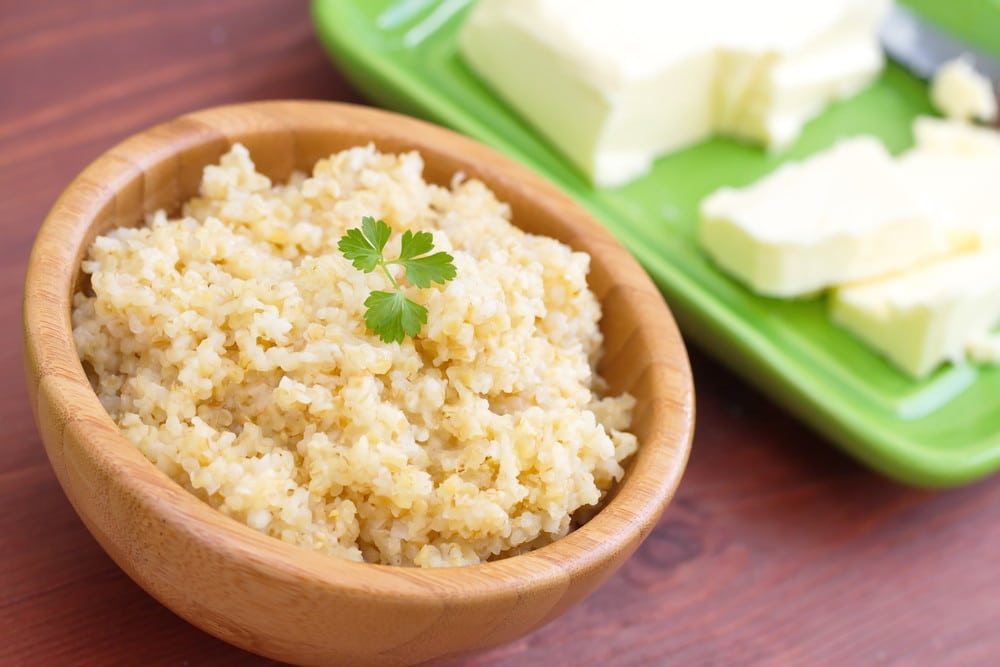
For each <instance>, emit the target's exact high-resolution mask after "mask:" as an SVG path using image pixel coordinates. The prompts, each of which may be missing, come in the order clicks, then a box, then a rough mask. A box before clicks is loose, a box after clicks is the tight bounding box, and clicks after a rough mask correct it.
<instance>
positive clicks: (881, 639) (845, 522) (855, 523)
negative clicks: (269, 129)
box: [0, 0, 1000, 667]
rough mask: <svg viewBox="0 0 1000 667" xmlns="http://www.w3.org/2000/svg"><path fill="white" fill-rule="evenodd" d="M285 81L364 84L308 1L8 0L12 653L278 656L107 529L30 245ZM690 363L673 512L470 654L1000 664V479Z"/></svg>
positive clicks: (5, 427)
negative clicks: (54, 213)
mask: <svg viewBox="0 0 1000 667" xmlns="http://www.w3.org/2000/svg"><path fill="white" fill-rule="evenodd" d="M267 98H323V99H336V100H346V101H363V100H361V98H360V97H359V96H358V95H357V93H355V92H354V91H353V90H352V89H351V88H350V87H349V85H348V84H347V83H346V82H345V81H344V79H343V78H342V77H341V76H340V74H338V72H337V70H336V68H335V67H334V66H333V65H331V64H330V62H329V61H328V59H327V58H326V56H325V54H324V53H323V52H322V50H321V49H320V47H319V46H318V44H317V41H316V38H315V36H314V35H313V32H312V29H311V27H310V24H309V20H308V7H307V4H306V3H305V2H304V1H302V0H213V1H211V2H203V1H197V0H184V1H180V0H159V1H145V2H127V1H126V0H88V1H86V2H83V1H80V2H78V1H75V0H59V1H56V0H50V1H39V2H22V1H20V0H0V228H2V233H3V242H2V243H0V281H2V286H3V289H2V290H0V370H2V371H3V373H4V376H5V377H4V380H3V381H2V382H0V424H2V427H0V438H2V440H0V452H2V456H0V665H4V666H6V665H76V664H79V665H131V664H143V665H192V666H195V665H265V664H272V663H270V661H266V660H263V659H260V658H257V657H255V656H252V655H250V654H247V653H243V652H241V651H239V650H237V649H235V648H232V647H230V646H228V645H226V644H224V643H222V642H220V641H218V640H216V639H213V638H212V637H210V636H208V635H205V634H204V633H202V632H200V631H199V630H197V629H195V628H194V627H192V626H190V625H188V624H187V623H185V622H184V621H182V620H180V619H179V618H177V617H175V616H174V615H173V614H172V613H171V612H169V611H167V610H166V609H165V608H163V607H162V606H160V605H159V604H158V603H157V602H156V601H155V600H153V599H152V598H151V597H149V596H148V595H146V593H144V592H143V591H142V590H141V589H139V588H138V587H137V586H136V585H134V584H133V583H132V582H131V581H130V580H129V579H127V578H126V577H125V576H124V575H123V574H122V573H121V572H120V571H119V570H118V569H117V567H115V565H114V564H113V563H112V562H111V561H110V560H109V559H108V557H107V556H105V554H104V553H103V552H102V551H101V549H100V548H99V547H98V546H97V544H96V543H95V542H94V540H93V539H92V538H91V537H90V535H89V534H88V533H87V531H86V530H85V529H84V527H83V525H82V524H81V523H80V521H79V520H78V519H77V518H76V515H75V514H74V513H73V510H72V508H71V507H70V505H69V504H68V502H67V501H66V499H65V497H64V496H63V494H62V491H61V490H60V488H59V486H58V484H57V483H56V480H55V478H54V477H53V475H52V472H51V470H50V468H49V465H48V462H47V460H46V459H45V455H44V453H43V450H42V447H41V444H40V442H39V440H38V436H37V434H36V431H35V427H34V424H33V423H32V417H31V413H30V410H29V407H28V399H27V395H26V392H25V388H24V382H23V379H22V375H23V370H22V360H21V341H20V330H19V323H20V301H21V288H22V285H23V273H24V270H25V266H26V262H27V256H28V252H29V250H30V247H31V242H32V239H33V237H34V234H35V232H36V230H37V229H38V226H39V224H40V223H41V221H42V219H43V218H44V216H45V213H46V211H47V210H48V208H49V206H50V205H51V204H52V203H53V201H54V200H55V198H56V197H57V196H58V194H59V192H60V191H61V190H62V189H63V188H64V187H65V186H66V185H67V184H68V182H69V181H70V180H71V179H72V177H73V176H74V175H75V174H76V173H77V172H78V171H80V170H81V169H82V168H83V167H84V166H85V165H86V164H87V163H88V162H90V161H91V160H92V159H94V158H95V157H96V156H97V155H99V154H100V153H101V152H103V151H104V150H105V149H107V148H108V147H110V146H111V145H112V144H114V143H115V142H117V141H118V140H119V139H121V138H123V137H125V136H127V135H129V134H131V133H133V132H135V131H136V130H139V129H141V128H143V127H147V126H149V125H151V124H153V123H156V122H159V121H162V120H165V119H168V118H171V117H173V116H176V115H178V114H180V113H183V112H186V111H190V110H194V109H197V108H202V107H206V106H211V105H215V104H220V103H225V102H236V101H243V100H254V99H267ZM692 362H693V365H694V371H695V382H696V385H697V396H698V427H697V435H696V437H695V445H694V451H693V454H692V457H691V462H690V465H689V467H688V472H687V474H686V476H685V478H684V480H683V482H682V484H681V488H680V491H679V493H678V496H677V498H676V499H675V501H674V503H673V504H672V505H671V506H670V508H669V509H668V511H667V514H666V515H665V516H664V518H663V520H662V522H661V524H660V525H659V527H658V528H657V530H656V531H655V532H654V533H653V535H652V536H651V537H650V538H649V539H648V540H647V542H646V543H645V544H644V545H643V546H642V547H641V548H640V550H639V552H638V553H637V554H636V555H635V556H634V557H633V558H632V559H631V560H630V561H629V562H628V563H627V564H626V566H625V567H624V568H623V569H622V570H621V571H620V572H619V573H618V574H617V575H616V576H614V577H613V578H612V579H611V580H610V581H609V582H608V583H607V584H605V585H604V586H603V587H602V588H601V589H599V590H598V591H597V592H596V593H595V594H594V595H593V596H591V597H590V598H589V599H588V600H587V601H586V602H584V603H583V604H582V605H580V606H578V607H577V608H575V609H574V610H572V611H571V612H569V613H568V614H566V615H565V616H563V617H561V618H559V619H557V620H556V621H554V622H553V623H551V624H550V625H548V626H547V627H545V628H543V629H542V630H540V631H538V632H536V633H534V634H533V635H530V636H528V637H526V638H524V639H522V640H520V641H517V642H515V643H512V644H509V645H507V646H503V647H501V648H499V649H496V650H494V651H492V652H489V653H485V654H482V655H479V656H475V657H473V658H469V659H466V660H463V661H459V662H453V663H450V664H451V666H452V667H457V666H458V665H464V666H470V667H471V666H476V667H486V666H499V665H503V666H514V665H519V666H521V665H523V666H527V667H531V666H534V665H538V666H545V667H555V666H557V665H600V666H618V665H622V666H636V667H638V666H644V665H668V664H669V665H722V666H728V665H867V664H876V665H990V664H997V661H998V660H1000V630H998V627H1000V571H998V570H997V563H998V562H1000V480H998V479H989V480H985V481H983V482H979V483H978V484H974V485H972V486H968V487H965V488H963V489H958V490H952V491H946V492H928V491H919V490H912V489H907V488H905V487H902V486H899V485H897V484H895V483H893V482H890V481H887V480H886V479H884V478H881V477H879V476H877V475H875V474H873V473H871V472H868V471H866V470H865V469H863V468H861V467H860V466H858V465H857V464H855V463H853V462H852V461H850V460H848V459H847V458H845V457H844V456H842V455H841V454H839V453H837V452H836V451H835V450H834V449H833V448H832V447H831V446H830V445H829V444H828V443H827V442H825V441H823V439H821V438H820V437H818V436H816V435H815V434H813V433H812V432H810V431H809V430H807V429H806V428H804V427H803V426H801V425H799V424H798V423H796V422H795V421H794V420H793V419H791V418H790V417H789V416H787V415H786V414H784V413H783V412H782V411H781V410H780V409H778V408H776V407H775V406H774V405H772V404H771V403H770V402H769V401H768V400H766V399H764V398H763V397H762V396H761V395H760V394H759V393H758V392H756V391H755V390H753V389H752V388H749V387H747V386H746V385H744V384H743V383H741V382H740V381H738V380H737V379H736V378H735V377H734V376H733V375H732V374H730V373H729V372H728V371H726V370H724V369H723V368H721V367H719V366H718V365H717V364H715V363H714V362H712V361H710V360H709V359H708V358H707V357H706V356H704V355H703V354H701V353H699V352H698V351H696V350H694V351H692ZM276 613H280V610H276Z"/></svg>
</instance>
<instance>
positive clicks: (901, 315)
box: [830, 248, 1000, 378]
mask: <svg viewBox="0 0 1000 667" xmlns="http://www.w3.org/2000/svg"><path fill="white" fill-rule="evenodd" d="M998 267H1000V249H997V248H990V249H986V250H982V251H978V252H973V253H964V254H959V255H953V256H950V257H947V258H945V259H942V260H939V261H935V262H932V263H929V264H926V265H922V266H920V267H918V268H914V269H911V270H909V271H907V272H905V273H902V274H899V275H896V276H891V277H887V278H883V279H880V280H876V281H872V282H869V283H866V284H862V285H853V286H846V287H842V288H840V289H838V290H836V291H835V292H834V293H833V297H832V299H831V302H830V313H831V317H832V319H833V321H834V322H836V323H838V324H839V325H841V326H843V327H845V328H846V329H848V330H850V331H851V332H853V333H854V334H855V335H857V336H858V337H859V338H861V339H862V340H864V341H865V342H866V343H868V344H869V345H870V346H871V347H873V348H875V349H876V350H878V351H879V352H881V353H882V354H883V355H885V356H886V357H887V358H889V359H890V360H891V361H893V362H894V363H895V364H896V365H897V366H899V367H900V368H902V369H903V370H905V371H906V372H908V373H909V374H911V375H912V376H914V377H917V378H919V377H923V376H925V375H927V374H928V373H929V372H931V371H932V370H934V369H935V368H936V367H937V366H938V365H940V364H941V363H943V362H945V361H949V360H960V359H962V358H964V357H965V354H966V350H967V348H968V347H969V345H970V344H975V342H976V341H977V340H980V339H981V338H983V337H984V336H986V335H987V334H988V333H989V332H990V330H992V329H993V328H994V327H995V326H996V325H997V323H998V322H1000V270H998Z"/></svg>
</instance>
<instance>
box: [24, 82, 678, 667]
mask: <svg viewBox="0 0 1000 667" xmlns="http://www.w3.org/2000/svg"><path fill="white" fill-rule="evenodd" d="M237 141H239V142H242V143H243V144H245V145H246V146H247V147H248V148H249V149H250V152H251V155H252V157H253V159H254V161H255V162H256V164H257V166H258V169H260V170H261V171H263V172H264V173H266V174H267V175H268V176H270V177H271V178H272V179H276V180H282V179H285V178H286V177H287V176H288V175H289V173H290V172H291V171H292V170H293V169H300V170H309V169H310V168H311V167H312V165H313V163H314V162H315V161H316V160H317V159H319V158H321V157H325V156H327V155H329V154H330V153H332V152H334V151H337V150H340V149H343V148H347V147H349V146H355V145H359V144H366V143H369V142H374V143H375V144H376V146H377V147H378V148H379V149H381V150H384V151H403V150H410V149H416V150H418V151H420V153H421V154H422V155H423V157H424V160H425V162H426V172H425V176H426V177H427V178H428V179H429V180H433V181H436V182H439V183H446V182H448V181H449V180H450V179H451V177H452V175H453V174H454V173H455V172H458V171H461V172H464V173H466V174H467V175H469V176H472V177H476V178H480V179H482V180H483V181H485V182H486V183H487V184H488V185H489V186H490V187H491V188H492V189H493V190H494V191H495V192H496V193H497V195H498V196H499V197H500V199H502V200H505V201H507V202H509V203H510V205H511V207H512V209H513V221H514V223H515V224H517V225H518V226H520V227H522V228H524V229H526V230H528V231H531V232H536V233H540V234H547V235H550V236H553V237H555V238H558V239H560V240H562V241H564V242H565V243H568V244H569V245H570V246H572V247H574V248H576V249H578V250H584V251H587V252H588V253H590V255H591V256H592V268H591V275H590V284H591V288H592V289H593V290H594V291H595V293H596V294H597V296H598V298H599V299H600V300H601V302H602V304H603V308H604V317H603V320H602V323H601V327H602V330H603V332H604V335H605V347H606V352H605V356H604V359H603V362H602V366H601V371H602V373H603V374H604V375H605V377H606V378H607V379H608V380H609V381H610V384H611V386H612V388H613V390H614V391H622V390H627V391H629V392H631V393H632V394H634V395H635V396H636V398H637V399H638V404H637V406H636V409H635V413H634V419H633V424H632V430H633V431H634V432H635V433H636V434H637V435H638V436H639V441H640V449H639V452H638V454H637V455H636V456H635V457H633V462H632V464H631V466H630V470H629V472H628V474H627V475H626V478H625V480H624V481H623V482H622V483H621V484H620V485H619V487H618V488H617V489H616V492H615V494H614V496H613V498H612V499H611V501H610V502H609V503H608V504H607V506H606V507H604V509H603V510H601V512H599V513H598V514H597V515H596V516H595V517H594V518H593V519H592V520H591V521H589V522H588V523H586V524H585V525H584V526H583V527H581V528H580V529H578V530H576V531H574V532H573V533H571V534H570V535H569V536H567V537H565V538H563V539H561V540H559V541H558V542H556V543H554V544H552V545H549V546H546V547H544V548H541V549H538V550H536V551H534V552H532V553H529V554H526V555H521V556H516V557H513V558H508V559H505V560H500V561H496V562H492V563H487V564H484V565H477V566H468V567H459V568H444V569H435V570H419V569H414V568H396V567H389V566H381V565H371V564H363V563H354V562H349V561H344V560H340V559H335V558H332V557H329V556H325V555H322V554H319V553H313V552H310V551H307V550H305V549H300V548H298V547H294V546H291V545H288V544H285V543H283V542H280V541H279V540H275V539H272V538H270V537H267V536H265V535H263V534H260V533H258V532H256V531H254V530H252V529H250V528H248V527H246V526H244V525H242V524H240V523H238V522H236V521H234V520H232V519H229V518H227V517H225V516H223V515H222V514H221V513H218V512H217V511H216V510H214V509H212V508H211V507H209V506H208V505H206V504H204V503H202V502H201V501H200V500H198V499H197V498H195V497H194V496H193V495H190V494H189V493H188V492H186V491H185V490H183V489H182V488H181V487H180V486H178V485H177V484H175V483H174V482H173V481H171V480H170V479H169V478H168V477H166V476H165V475H164V474H163V473H161V472H160V471H159V470H158V469H157V468H156V467H155V466H153V464H151V463H150V462H149V461H147V460H146V459H145V458H144V457H143V455H142V454H141V453H140V452H139V451H138V450H137V449H136V448H135V447H134V446H133V445H132V444H131V443H129V442H128V441H127V440H126V439H125V437H124V436H123V435H122V434H121V433H120V432H119V430H118V428H117V426H116V425H115V424H114V422H113V421H112V420H111V418H110V417H109V415H108V414H107V413H106V412H105V411H104V409H103V408H102V407H101V404H100V403H99V402H98V400H97V397H96V395H95V393H94V391H93V390H92V388H91V386H90V384H89V382H88V380H87V378H86V376H85V374H84V370H83V368H82V365H81V363H80V361H79V358H78V356H77V354H76V350H75V348H74V344H73V338H72V331H71V326H70V308H71V301H72V294H73V292H74V291H75V290H76V288H77V283H78V280H79V278H80V271H79V267H80V262H81V259H82V257H83V255H84V253H85V251H86V249H87V247H88V246H89V244H90V242H91V241H92V239H93V238H94V237H95V236H96V235H97V234H99V233H102V232H105V231H107V230H108V229H110V228H112V227H115V226H119V225H136V224H140V223H141V221H142V219H143V216H144V214H146V213H148V212H151V211H154V210H156V209H159V208H166V209H168V210H170V211H176V210H177V208H178V206H179V204H180V203H181V202H182V201H183V200H185V199H187V198H189V197H191V196H192V195H194V194H195V193H196V191H197V186H198V183H199V180H200V176H201V171H202V168H203V167H204V166H205V165H207V164H210V163H212V162H215V161H217V160H218V158H219V157H220V156H221V155H222V154H223V153H224V152H225V151H226V150H227V149H228V147H229V146H230V145H231V144H232V143H234V142H237ZM24 344H25V364H26V371H27V377H28V386H29V390H30V394H31V404H32V409H33V410H34V415H35V420H36V423H37V425H38V428H39V431H40V433H41V437H42V440H43V442H44V444H45V448H46V451H47V453H48V457H49V460H50V461H51V463H52V467H53V469H54V470H55V473H56V476H57V477H58V479H59V482H60V484H61V485H62V488H63V489H64V490H65V492H66V495H67V497H68V498H69V500H70V502H72V504H73V506H74V508H75V509H76V511H77V513H78V514H79V515H80V518H81V519H83V521H84V523H85V524H86V526H87V528H88V529H89V530H90V532H91V533H92V534H93V535H94V537H95V538H96V539H97V541H98V542H99V543H100V544H101V546H102V547H103V548H104V549H105V550H106V551H107V552H108V554H109V555H110V556H111V557H112V558H113V559H114V560H115V562H116V563H118V565H119V566H120V567H121V568H122V569H123V570H124V571H125V572H126V573H128V575H129V576H130V577H131V578H132V579H133V580H135V581H136V582H137V583H138V584H139V585H140V586H142V587H143V588H144V589H145V590H146V591H148V592H149V593H150V594H151V595H153V596H154V597H155V598H156V599H158V600H159V601H161V602H162V603H163V604H164V605H166V606H167V607H169V608H170V609H172V610H173V611H174V612H176V613H177V614H179V615H181V616H182V617H184V618H185V619H187V620H188V621H190V622H191V623H193V624H195V625H197V626H198V627H200V628H202V629H203V630H205V631H207V632H209V633H211V634H213V635H215V636H217V637H220V638H222V639H224V640H226V641H228V642H231V643H233V644H236V645H238V646H241V647H243V648H245V649H247V650H249V651H253V652H255V653H259V654H262V655H266V656H269V657H272V658H276V659H280V660H285V661H289V662H293V663H299V664H339V665H400V664H409V663H413V662H418V661H422V660H428V659H432V658H435V657H439V656H447V655H456V654H460V653H464V652H468V651H474V650H477V649H481V648H485V647H488V646H492V645H496V644H500V643H503V642H507V641H510V640H512V639H514V638H516V637H518V636H520V635H523V634H524V633H527V632H528V631H530V630H532V629H534V628H536V627H538V626H540V625H541V624H543V623H545V622H547V621H549V620H550V619H552V618H554V617H555V616H557V615H558V614H560V613H562V612H563V611H565V610H566V609H567V608H569V607H570V606H571V605H573V604H575V603H576V602H578V601H580V600H581V599H583V598H584V597H585V596H586V595H588V594H589V593H590V592H591V591H593V590H594V588H596V587H597V586H598V585H599V584H600V583H601V582H602V581H604V579H605V578H607V577H608V576H609V575H610V574H611V573H612V572H614V571H615V570H616V569H617V568H618V567H619V566H620V565H621V564H622V562H623V561H624V560H625V559H626V558H627V557H628V556H629V555H630V554H631V553H632V552H633V551H634V550H635V548H636V547H637V546H638V544H639V543H640V542H641V541H642V539H643V538H644V537H645V536H646V535H647V534H648V533H649V532H650V531H651V530H652V528H653V527H654V525H655V524H656V522H657V520H658V519H659V517H660V514H661V512H662V511H663V509H664V507H665V506H666V504H667V503H668V501H669V500H670V498H671V496H672V495H673V492H674V490H675V488H676V486H677V484H678V482H679V480H680V477H681V473H682V471H683V469H684V465H685V463H686V460H687V455H688V450H689V448H690V443H691V437H692V430H693V422H694V398H693V387H692V381H691V373H690V369H689V366H688V360H687V355H686V353H685V349H684V346H683V343H682V341H681V338H680V336H679V335H678V332H677V328H676V326H675V324H674V321H673V318H672V317H671V315H670V312H669V311H668V309H667V307H666V305H665V304H664V303H663V300H662V297H661V295H660V293H659V292H658V290H657V289H656V288H655V286H654V285H653V283H652V282H651V281H650V279H649V278H648V276H647V275H646V274H645V272H644V271H643V270H642V269H641V268H640V267H639V265H638V264H637V263H636V262H635V260H634V259H633V258H632V257H631V256H630V255H629V254H628V253H627V252H626V251H625V250H624V249H623V247H622V246H621V245H619V244H618V243H617V242H616V241H615V240H614V239H613V238H612V237H611V236H610V234H609V233H608V232H607V231H605V230H604V228H603V227H601V226H600V225H599V224H598V223H597V222H596V221H594V220H593V219H592V218H591V217H590V216H589V215H588V214H587V213H586V212H585V211H584V210H583V209H582V208H581V207H579V206H578V205H577V204H575V203H574V202H572V201H571V200H570V199H569V198H568V197H567V196H565V195H563V194H561V193H560V192H559V191H558V190H557V189H556V188H555V187H553V186H552V185H550V184H548V183H547V182H546V181H544V180H543V179H541V178H540V177H538V176H536V175H534V174H533V173H532V172H530V171H529V170H527V169H525V168H523V167H521V166H518V165H517V164H515V163H514V162H512V161H511V160H508V159H506V158H504V157H501V156H500V155H498V154H497V153H495V152H493V151H492V150H490V149H487V148H485V147H483V146H481V145H479V144H477V143H475V142H473V141H471V140H469V139H466V138H464V137H461V136H459V135H457V134H454V133H452V132H449V131H447V130H444V129H441V128H438V127H435V126H432V125H429V124H426V123H423V122H421V121H417V120H414V119H411V118H407V117H404V116H400V115H396V114H392V113H387V112H383V111H377V110H374V109H368V108H363V107H356V106H350V105H344V104H335V103H323V102H263V103H253V104H244V105H236V106H229V107H221V108H216V109H211V110H208V111H202V112H198V113H193V114H190V115H187V116H183V117H181V118H178V119H176V120H173V121H171V122H168V123H165V124H163V125H159V126H157V127H154V128H152V129H150V130H148V131H145V132H143V133H141V134H138V135H136V136H133V137H132V138H130V139H128V140H126V141H124V142H123V143H121V144H119V145H118V146H116V147H114V148H112V149H111V150H110V151H108V152H107V153H105V154H104V155H102V156H101V157H100V158H98V159H97V160H96V161H95V162H94V163H93V164H91V165H90V166H89V167H87V169H86V170H85V171H84V172H83V173H82V174H81V175H80V176H78V177H77V178H76V180H74V181H73V183H72V184H71V185H70V186H69V188H68V189H67V190H66V191H65V192H64V193H63V195H62V196H61V197H60V199H59V200H58V201H57V202H56V204H55V206H54V207H53V209H52V211H51V212H50V214H49V216H48V218H47V219H46V221H45V223H44V225H43V226H42V228H41V230H40V231H39V234H38V237H37V240H36V243H35V246H34V249H33V251H32V255H31V259H30V264H29V268H28V274H27V282H26V287H25V293H24Z"/></svg>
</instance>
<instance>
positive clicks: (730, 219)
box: [698, 137, 954, 297]
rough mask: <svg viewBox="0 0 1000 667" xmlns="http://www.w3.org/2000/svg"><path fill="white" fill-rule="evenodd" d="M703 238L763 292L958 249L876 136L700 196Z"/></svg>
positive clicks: (788, 291)
mask: <svg viewBox="0 0 1000 667" xmlns="http://www.w3.org/2000/svg"><path fill="white" fill-rule="evenodd" d="M700 214H701V220H700V225H699V229H698V232H699V240H700V242H701V245H702V247H703V248H704V249H705V251H706V252H707V253H708V255H709V256H710V257H711V258H712V260H713V261H714V262H715V263H716V264H718V266H719V267H720V268H722V269H723V270H724V271H726V272H727V273H729V274H731V275H733V276H734V277H736V278H737V279H739V280H741V281H742V282H744V283H746V284H747V285H748V286H749V287H750V288H751V289H753V290H754V291H755V292H758V293H760V294H766V295H770V296H779V297H794V296H804V295H809V294H812V293H814V292H817V291H819V290H822V289H825V288H828V287H831V286H833V285H838V284H841V283H845V282H852V281H859V280H865V279H868V278H873V277H876V276H879V275H882V274H885V273H889V272H892V271H896V270H899V269H902V268H904V267H907V266H910V265H912V264H915V263H917V262H920V261H922V260H924V259H927V258H929V257H934V256H937V255H942V254H945V253H947V252H950V251H951V250H952V249H953V247H954V246H953V242H952V240H951V235H950V233H949V232H948V231H947V230H945V229H942V228H941V226H939V225H937V224H935V223H934V222H932V221H931V220H929V219H928V218H927V217H926V216H925V215H923V214H922V212H921V210H920V209H919V208H918V206H917V204H916V203H915V202H914V201H913V198H912V197H911V196H909V192H908V191H907V189H906V188H905V186H904V184H903V183H902V182H901V181H900V179H899V175H898V173H897V170H896V167H895V164H894V161H893V158H892V156H891V155H890V154H889V153H888V152H887V151H886V149H885V147H884V146H882V144H881V143H879V142H878V141H877V140H876V139H874V138H871V137H856V138H853V139H847V140H843V141H841V142H840V143H838V144H837V145H836V146H834V147H833V148H831V149H830V150H828V151H825V152H823V153H820V154H819V155H816V156H814V157H811V158H809V159H807V160H804V161H802V162H797V163H789V164H786V165H783V166H782V167H780V168H779V169H777V170H776V171H774V172H773V173H771V174H770V175H768V176H766V177H765V178H763V179H761V180H760V181H758V182H757V183H755V184H753V185H751V186H749V187H746V188H741V189H737V188H722V189H720V190H718V191H716V192H715V193H713V194H712V195H710V196H709V197H707V198H706V199H705V200H704V201H703V202H702V205H701V209H700Z"/></svg>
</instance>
